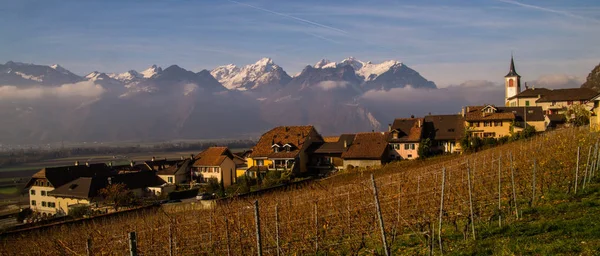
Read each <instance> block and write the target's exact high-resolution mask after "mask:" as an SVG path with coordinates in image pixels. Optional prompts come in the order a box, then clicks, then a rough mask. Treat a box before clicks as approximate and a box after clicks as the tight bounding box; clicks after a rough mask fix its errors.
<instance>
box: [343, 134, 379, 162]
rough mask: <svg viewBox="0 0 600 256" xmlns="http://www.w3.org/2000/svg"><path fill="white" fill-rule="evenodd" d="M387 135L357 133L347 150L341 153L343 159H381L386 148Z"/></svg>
mask: <svg viewBox="0 0 600 256" xmlns="http://www.w3.org/2000/svg"><path fill="white" fill-rule="evenodd" d="M388 136H389V133H387V132H369V133H358V134H356V136H355V137H354V141H353V142H352V144H351V145H350V146H349V148H348V150H347V151H345V152H344V153H342V158H343V159H382V158H383V157H384V155H385V152H386V150H387V148H388V143H387V139H388Z"/></svg>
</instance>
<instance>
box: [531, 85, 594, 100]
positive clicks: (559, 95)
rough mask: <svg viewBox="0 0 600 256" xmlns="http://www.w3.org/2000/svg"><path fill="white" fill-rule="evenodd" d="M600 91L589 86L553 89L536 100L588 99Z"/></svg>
mask: <svg viewBox="0 0 600 256" xmlns="http://www.w3.org/2000/svg"><path fill="white" fill-rule="evenodd" d="M598 94H599V93H598V92H597V91H594V90H592V89H589V88H569V89H556V90H552V91H550V92H549V93H547V94H546V95H544V96H542V97H541V98H539V99H538V100H537V101H536V102H552V101H579V100H583V101H588V100H591V99H593V98H594V97H596V96H598Z"/></svg>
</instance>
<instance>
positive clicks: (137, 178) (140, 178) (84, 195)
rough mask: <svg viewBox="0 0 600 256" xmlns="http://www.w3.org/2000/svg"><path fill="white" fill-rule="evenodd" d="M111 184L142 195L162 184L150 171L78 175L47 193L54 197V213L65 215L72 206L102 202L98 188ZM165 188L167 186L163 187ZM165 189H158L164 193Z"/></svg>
mask: <svg viewBox="0 0 600 256" xmlns="http://www.w3.org/2000/svg"><path fill="white" fill-rule="evenodd" d="M111 184H124V185H125V189H127V190H128V191H131V192H133V194H134V195H135V196H138V197H142V196H146V195H150V194H154V193H156V191H150V190H149V189H148V188H149V187H156V188H160V187H161V186H160V185H161V184H164V182H163V181H162V180H160V179H159V178H158V177H157V176H156V175H155V174H154V172H152V171H141V172H131V173H125V174H117V175H111V176H94V177H80V178H77V179H75V180H73V181H71V182H68V183H66V184H64V185H62V186H60V187H58V188H56V189H54V190H53V191H51V192H49V195H51V196H53V197H54V198H56V213H57V214H58V215H67V214H69V212H70V211H71V210H72V207H74V206H93V207H94V206H95V205H96V203H102V202H103V198H102V197H101V195H100V190H101V189H103V188H106V187H107V186H109V185H111ZM165 189H167V187H165ZM164 192H166V191H159V192H158V193H159V194H160V193H164Z"/></svg>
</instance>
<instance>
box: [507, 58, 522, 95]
mask: <svg viewBox="0 0 600 256" xmlns="http://www.w3.org/2000/svg"><path fill="white" fill-rule="evenodd" d="M504 87H505V89H506V94H505V95H504V103H505V105H506V106H508V105H509V104H508V98H510V97H512V96H515V95H517V94H519V93H520V92H521V76H520V75H519V74H517V70H515V61H514V59H513V56H512V54H511V55H510V70H509V71H508V74H507V75H506V76H504Z"/></svg>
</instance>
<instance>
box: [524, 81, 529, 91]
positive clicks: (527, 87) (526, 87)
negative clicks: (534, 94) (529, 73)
mask: <svg viewBox="0 0 600 256" xmlns="http://www.w3.org/2000/svg"><path fill="white" fill-rule="evenodd" d="M527 89H529V86H527V82H525V90H527Z"/></svg>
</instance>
